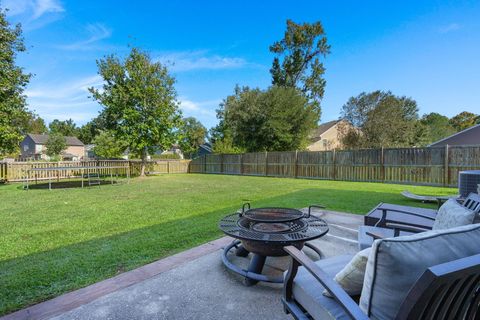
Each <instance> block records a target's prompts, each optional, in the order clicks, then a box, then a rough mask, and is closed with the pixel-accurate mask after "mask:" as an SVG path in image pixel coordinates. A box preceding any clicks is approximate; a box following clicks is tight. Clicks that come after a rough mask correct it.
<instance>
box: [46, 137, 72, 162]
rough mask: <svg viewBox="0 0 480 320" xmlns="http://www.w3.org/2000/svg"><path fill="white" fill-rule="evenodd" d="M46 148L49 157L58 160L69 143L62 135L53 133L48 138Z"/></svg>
mask: <svg viewBox="0 0 480 320" xmlns="http://www.w3.org/2000/svg"><path fill="white" fill-rule="evenodd" d="M45 147H46V148H47V152H46V153H47V155H48V156H49V157H52V158H57V157H59V155H60V154H61V153H62V151H63V150H65V149H67V141H66V140H65V137H64V136H63V135H62V134H61V133H58V132H57V133H53V134H50V135H49V136H48V140H47V143H46V145H45Z"/></svg>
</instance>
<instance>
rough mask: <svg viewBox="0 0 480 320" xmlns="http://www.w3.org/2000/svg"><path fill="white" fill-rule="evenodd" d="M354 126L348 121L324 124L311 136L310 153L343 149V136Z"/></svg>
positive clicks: (308, 147)
mask: <svg viewBox="0 0 480 320" xmlns="http://www.w3.org/2000/svg"><path fill="white" fill-rule="evenodd" d="M351 127H352V125H351V124H350V123H348V122H347V121H346V120H333V121H330V122H326V123H322V124H321V125H320V126H318V128H316V129H314V130H313V131H312V133H311V134H310V136H309V140H310V144H309V145H308V146H307V150H309V151H326V150H332V149H341V148H342V141H341V140H342V136H343V134H345V133H346V130H348V129H349V128H351Z"/></svg>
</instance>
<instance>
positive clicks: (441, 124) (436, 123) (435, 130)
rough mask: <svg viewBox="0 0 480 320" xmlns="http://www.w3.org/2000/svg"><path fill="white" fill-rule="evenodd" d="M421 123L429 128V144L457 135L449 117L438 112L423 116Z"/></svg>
mask: <svg viewBox="0 0 480 320" xmlns="http://www.w3.org/2000/svg"><path fill="white" fill-rule="evenodd" d="M420 122H421V123H422V124H423V125H424V126H426V127H427V130H428V131H427V138H426V140H427V144H430V143H433V142H435V141H438V140H440V139H443V138H445V137H448V136H449V135H452V134H454V133H455V131H456V130H455V128H453V126H451V125H450V122H449V119H448V117H446V116H444V115H441V114H439V113H436V112H432V113H429V114H425V115H423V117H422V119H421V120H420Z"/></svg>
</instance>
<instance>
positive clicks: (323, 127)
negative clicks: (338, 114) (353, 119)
mask: <svg viewBox="0 0 480 320" xmlns="http://www.w3.org/2000/svg"><path fill="white" fill-rule="evenodd" d="M340 121H341V120H333V121H329V122H325V123H322V124H321V125H319V126H318V127H317V128H315V129H313V131H312V133H311V134H310V139H311V140H318V139H319V138H320V137H321V135H322V134H324V133H325V132H326V131H327V130H328V129H330V128H332V127H333V126H335V125H336V124H337V123H338V122H340Z"/></svg>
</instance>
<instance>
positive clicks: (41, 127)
mask: <svg viewBox="0 0 480 320" xmlns="http://www.w3.org/2000/svg"><path fill="white" fill-rule="evenodd" d="M27 121H28V122H27V124H26V126H25V127H26V130H25V133H38V134H43V133H47V132H48V128H47V126H46V125H45V121H44V120H43V119H42V118H40V116H38V115H36V114H35V113H33V112H29V117H28V120H27Z"/></svg>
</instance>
